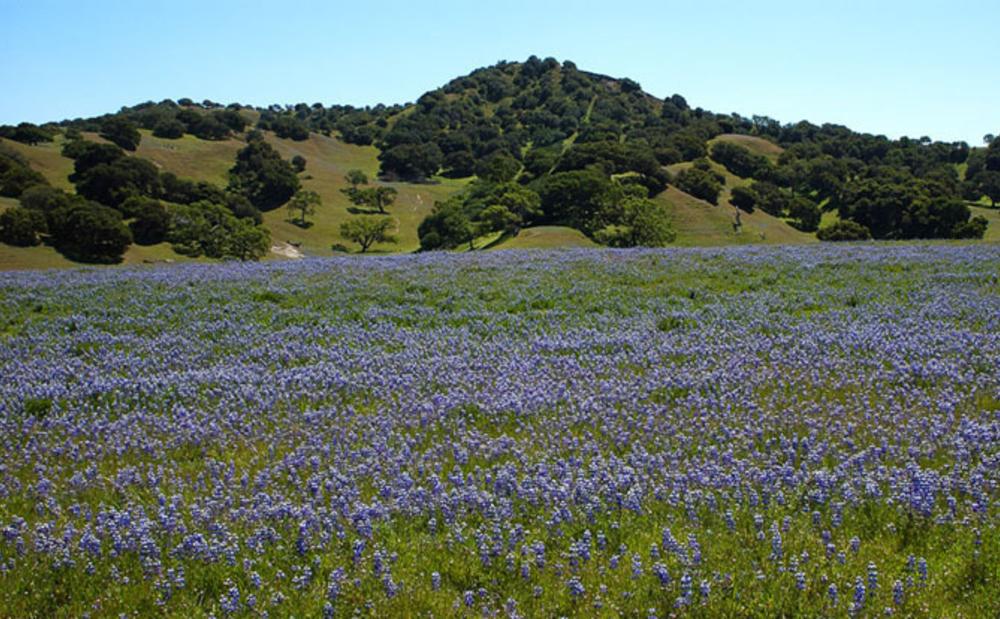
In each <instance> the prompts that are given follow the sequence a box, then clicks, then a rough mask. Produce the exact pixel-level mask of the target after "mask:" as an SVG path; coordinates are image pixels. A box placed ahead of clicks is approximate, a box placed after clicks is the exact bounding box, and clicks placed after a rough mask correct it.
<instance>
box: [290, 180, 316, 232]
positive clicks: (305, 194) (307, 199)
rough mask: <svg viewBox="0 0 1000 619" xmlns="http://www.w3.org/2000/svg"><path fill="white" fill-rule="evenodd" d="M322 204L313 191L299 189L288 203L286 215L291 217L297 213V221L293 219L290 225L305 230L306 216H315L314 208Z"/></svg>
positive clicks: (306, 225)
mask: <svg viewBox="0 0 1000 619" xmlns="http://www.w3.org/2000/svg"><path fill="white" fill-rule="evenodd" d="M322 203H323V200H322V199H321V198H320V197H319V194H318V193H316V192H315V191H309V190H303V189H300V190H298V191H297V192H295V195H294V196H292V199H291V200H289V201H288V213H289V216H290V217H291V216H293V215H294V214H295V213H298V219H293V220H292V223H294V224H295V225H297V226H299V227H300V228H306V227H308V226H309V222H307V221H306V216H307V215H315V214H316V207H318V206H319V205H320V204H322Z"/></svg>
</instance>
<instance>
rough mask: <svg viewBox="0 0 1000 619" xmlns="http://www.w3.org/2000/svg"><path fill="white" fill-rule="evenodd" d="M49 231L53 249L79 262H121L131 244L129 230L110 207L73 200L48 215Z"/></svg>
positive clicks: (116, 212)
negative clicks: (54, 247) (53, 245)
mask: <svg viewBox="0 0 1000 619" xmlns="http://www.w3.org/2000/svg"><path fill="white" fill-rule="evenodd" d="M49 232H50V233H51V234H52V240H53V243H54V244H55V246H56V248H57V249H58V250H59V251H60V252H62V253H63V254H64V255H66V257H68V258H70V259H71V260H76V261H79V262H96V263H116V262H121V259H122V256H123V255H124V254H125V250H126V249H128V246H129V245H131V244H132V233H131V232H130V231H129V229H128V227H127V226H126V225H125V223H124V222H123V221H122V216H121V213H119V212H118V211H116V210H115V209H113V208H109V207H107V206H102V205H100V204H96V203H93V202H87V201H85V200H74V201H71V202H70V203H68V204H66V205H64V206H61V207H59V208H57V209H56V210H54V211H53V212H52V213H51V214H50V215H49Z"/></svg>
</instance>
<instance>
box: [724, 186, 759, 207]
mask: <svg viewBox="0 0 1000 619" xmlns="http://www.w3.org/2000/svg"><path fill="white" fill-rule="evenodd" d="M729 202H730V203H731V204H732V205H733V206H735V207H736V208H738V209H740V210H741V211H746V212H747V213H752V212H753V209H754V205H755V204H756V203H757V192H755V191H754V190H753V189H751V188H749V187H744V186H742V185H739V186H736V187H733V189H732V192H731V193H730V194H729Z"/></svg>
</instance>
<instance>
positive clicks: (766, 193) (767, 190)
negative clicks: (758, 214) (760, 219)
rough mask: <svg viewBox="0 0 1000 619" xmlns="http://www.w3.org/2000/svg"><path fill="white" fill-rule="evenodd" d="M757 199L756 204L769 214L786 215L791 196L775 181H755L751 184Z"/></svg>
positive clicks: (775, 215)
mask: <svg viewBox="0 0 1000 619" xmlns="http://www.w3.org/2000/svg"><path fill="white" fill-rule="evenodd" d="M751 189H752V190H753V192H754V195H755V197H756V201H755V202H754V205H755V206H756V207H757V208H759V209H760V210H762V211H764V212H765V213H767V214H768V215H773V216H774V217H784V216H785V215H786V213H787V211H788V205H789V202H790V196H789V194H788V193H787V192H785V191H783V190H782V189H781V187H778V186H777V185H775V184H774V183H771V182H768V181H755V182H754V183H753V185H752V186H751Z"/></svg>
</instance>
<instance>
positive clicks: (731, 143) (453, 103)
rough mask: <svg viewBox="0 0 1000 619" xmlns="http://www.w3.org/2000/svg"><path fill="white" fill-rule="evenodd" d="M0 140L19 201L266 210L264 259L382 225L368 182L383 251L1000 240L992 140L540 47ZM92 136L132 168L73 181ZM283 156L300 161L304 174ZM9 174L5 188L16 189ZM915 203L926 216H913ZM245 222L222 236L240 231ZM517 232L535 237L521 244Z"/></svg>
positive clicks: (15, 133) (320, 247)
mask: <svg viewBox="0 0 1000 619" xmlns="http://www.w3.org/2000/svg"><path fill="white" fill-rule="evenodd" d="M0 136H2V137H0V193H3V194H4V195H6V196H8V198H15V197H17V196H18V195H20V194H21V192H23V191H24V190H25V189H26V188H27V187H28V185H30V183H32V182H39V181H41V182H45V183H48V184H49V185H50V186H52V187H54V188H57V189H60V190H64V191H66V192H69V193H70V194H72V193H74V192H80V191H83V192H84V193H83V195H84V197H86V198H88V199H90V200H96V201H97V202H102V201H103V203H104V204H105V205H107V206H110V207H112V208H114V209H117V210H118V211H119V212H120V213H121V214H122V216H123V217H124V218H125V222H126V223H128V224H129V225H130V226H133V228H134V226H135V225H136V223H135V222H136V220H135V219H134V218H135V216H136V215H135V213H131V212H126V211H127V210H128V209H124V210H123V206H122V202H123V200H124V198H114V197H112V195H113V194H114V195H123V196H128V195H134V196H137V197H141V198H143V199H153V200H159V201H160V202H161V203H162V204H163V205H164V206H165V208H166V209H167V211H168V213H175V212H181V211H183V209H182V208H181V207H183V206H184V205H186V204H188V205H189V204H192V203H195V202H197V203H199V204H201V203H204V202H205V201H206V200H207V201H209V202H213V203H217V204H222V203H225V204H222V205H223V206H224V208H226V209H228V210H229V211H231V214H232V215H233V216H235V217H237V218H248V217H251V218H254V220H255V221H257V222H259V225H260V226H261V228H260V229H261V230H263V231H264V232H265V233H266V236H269V237H270V239H271V242H272V243H273V244H274V245H275V246H276V248H279V249H281V251H280V252H278V253H270V254H268V257H272V258H280V257H282V255H286V254H287V255H291V254H295V253H302V254H305V255H329V254H330V253H331V252H332V251H333V250H332V249H331V246H335V245H349V244H351V243H350V241H348V240H347V239H345V238H342V237H341V225H342V224H344V223H345V222H348V221H368V222H372V221H374V220H373V219H372V218H371V217H369V215H367V214H366V213H371V212H374V211H375V210H377V209H375V208H374V207H373V206H372V204H374V203H371V202H370V200H371V199H372V196H374V195H375V192H376V190H381V191H390V192H391V191H395V194H394V200H393V202H392V204H391V206H390V207H389V208H388V209H387V214H388V216H389V217H391V221H390V223H389V224H388V230H386V232H387V233H388V234H390V235H392V236H393V237H395V240H396V241H397V242H396V243H384V242H377V241H376V242H375V243H374V244H372V245H371V247H370V249H371V250H372V251H378V252H398V251H403V252H408V251H414V250H417V249H419V248H424V249H438V248H444V249H448V248H456V249H458V248H461V247H463V246H465V245H467V241H468V239H470V238H479V237H482V238H494V239H496V241H495V243H493V244H492V245H495V246H497V247H517V246H522V245H523V246H532V245H534V244H541V245H542V246H547V247H548V246H557V245H560V244H567V245H573V244H576V243H578V242H583V241H582V240H581V239H586V242H588V243H593V242H595V241H599V242H601V243H605V244H610V245H616V246H628V245H633V244H645V245H649V244H653V245H657V244H662V243H665V242H670V241H671V240H672V242H675V243H677V244H680V245H725V244H744V243H760V242H764V243H804V242H812V241H815V240H816V235H815V231H816V228H817V226H820V225H822V226H826V225H831V224H835V223H837V222H839V221H841V220H851V221H853V222H855V223H857V224H859V225H861V226H863V228H861V229H865V228H867V229H868V233H870V234H871V235H872V236H874V237H875V238H893V239H898V238H934V237H946V238H968V237H977V236H982V235H983V234H984V233H986V229H987V228H990V224H991V223H992V229H990V231H989V232H988V233H986V238H988V239H989V238H995V234H996V233H995V229H996V223H995V222H996V218H995V217H993V216H992V215H993V214H994V213H993V212H992V211H989V210H987V209H976V208H973V209H970V208H968V207H966V206H965V205H964V204H963V201H968V202H970V203H973V204H982V203H984V201H985V203H986V204H988V200H986V198H984V195H985V194H987V193H988V192H989V191H991V189H990V187H991V185H990V182H991V180H990V179H991V178H993V176H992V175H994V174H1000V141H997V142H996V143H995V144H990V145H988V147H987V148H978V149H974V148H970V147H969V145H967V144H964V143H940V142H930V141H927V140H919V141H918V140H909V139H906V138H903V139H901V140H895V141H893V140H888V139H887V138H885V137H883V136H875V135H869V134H859V133H855V132H853V131H850V130H849V129H847V128H845V127H841V126H837V125H829V124H827V125H813V124H811V123H808V122H800V123H796V124H793V125H782V124H781V123H779V122H777V121H775V120H773V119H770V118H768V117H765V116H754V117H753V118H744V117H741V116H739V115H735V114H715V113H712V112H710V111H707V110H704V109H702V108H698V107H692V106H690V105H689V104H688V102H687V101H686V100H685V99H684V97H682V96H680V95H672V96H669V97H666V98H659V97H656V96H653V95H652V94H650V93H647V92H645V91H644V90H643V89H642V87H641V85H640V84H638V83H637V82H635V81H633V80H630V79H627V78H622V79H620V78H613V77H610V76H605V75H600V74H596V73H592V72H588V71H585V70H581V69H578V68H577V67H576V66H575V65H574V64H573V63H571V62H563V63H559V62H557V61H555V60H553V59H545V60H541V59H538V58H535V57H532V58H529V59H528V60H527V61H525V62H521V63H512V62H501V63H498V64H496V65H494V66H491V67H484V68H481V69H477V70H475V71H473V72H472V73H470V74H469V75H466V76H462V77H458V78H456V79H454V80H452V81H450V82H448V83H447V84H445V85H443V86H442V87H441V88H438V89H435V90H432V91H430V92H427V93H424V94H423V95H422V96H420V97H419V98H418V99H417V100H416V102H415V103H412V104H406V105H393V106H385V105H379V106H374V107H367V108H355V107H351V106H343V105H333V106H329V107H327V106H324V105H321V104H313V105H306V104H296V105H288V106H270V107H268V108H252V107H248V106H243V105H240V104H230V105H227V106H222V105H220V104H217V103H213V102H210V101H205V102H202V103H200V104H199V103H195V102H193V101H191V100H186V99H181V100H178V101H176V102H174V101H170V100H167V101H163V102H160V103H153V102H147V103H143V104H140V105H137V106H134V107H131V108H123V109H122V110H121V111H119V112H117V113H114V114H108V115H105V116H101V117H96V118H90V119H75V120H67V121H62V122H60V123H50V124H48V125H44V126H42V127H35V126H31V125H27V124H26V123H22V124H21V125H18V126H17V127H0ZM258 137H259V138H260V139H262V142H263V143H264V144H266V145H267V146H266V147H261V148H263V149H264V150H261V151H260V152H261V153H264V154H267V153H268V152H270V153H272V154H267V157H265V159H267V160H268V161H269V162H270V163H267V162H263V160H256V159H255V161H256V163H255V164H254V165H257V166H264V167H262V168H259V169H258V170H257V171H256V172H254V171H252V170H251V171H247V170H244V172H243V175H242V176H241V179H242V180H241V181H240V183H242V184H240V183H237V184H231V183H230V180H231V178H230V171H231V170H232V169H233V167H234V165H235V163H236V161H237V158H238V157H239V153H241V151H243V150H245V149H247V147H248V144H250V143H251V142H252V141H253V140H255V139H257V138H258ZM80 140H83V141H84V143H92V144H111V143H115V144H118V145H120V146H122V147H123V148H125V151H123V152H122V155H127V156H128V158H129V159H128V160H121V161H129V160H134V161H135V163H134V164H127V165H126V164H124V163H122V164H114V165H113V166H112V168H115V169H113V170H110V171H109V170H105V169H103V168H101V171H102V173H104V177H101V178H99V179H97V180H94V179H92V178H91V179H89V180H87V179H85V178H83V176H86V175H85V174H77V175H76V176H74V179H75V180H73V181H71V180H70V176H71V174H72V173H73V172H74V166H75V165H79V161H77V162H74V159H73V157H78V156H79V152H75V151H79V150H80V148H79V147H78V146H77V145H78V144H79V143H80ZM108 148H111V147H110V146H108ZM74 149H75V151H74ZM95 152H96V151H95ZM100 156H101V157H107V156H109V153H107V152H105V153H104V154H103V155H100ZM255 157H256V155H255ZM109 161H110V160H109ZM140 162H149V163H151V164H152V165H153V168H148V167H144V166H145V165H146V164H143V163H140ZM98 163H100V162H98ZM87 165H90V166H91V167H92V164H87ZM268 166H270V167H268ZM275 166H276V167H275ZM289 166H298V167H296V170H297V174H295V173H294V172H292V171H291V167H289ZM302 166H304V169H301V168H302ZM268 169H270V170H271V171H272V172H275V171H277V172H275V173H278V176H279V177H280V176H281V175H282V174H283V175H284V177H283V178H285V181H280V182H285V183H286V184H287V185H288V186H287V188H286V189H282V190H281V191H279V192H278V194H275V195H276V196H277V197H276V198H274V199H272V198H268V199H266V200H265V201H264V202H256V201H257V200H261V199H263V198H261V197H260V196H262V195H264V194H266V193H267V191H265V190H267V188H266V187H264V186H261V185H259V183H261V182H263V181H262V180H261V179H262V178H264V177H263V176H259V174H264V175H265V176H266V175H267V174H271V172H266V170H268ZM352 170H358V171H361V172H362V173H364V175H365V176H366V177H367V179H368V181H369V182H368V183H367V184H363V185H362V186H361V187H360V189H363V190H364V191H360V189H359V188H357V187H355V188H354V191H352V187H353V186H352V185H351V184H350V183H349V182H348V181H347V180H346V178H345V177H346V175H347V174H348V172H350V171H352ZM89 174H91V175H93V174H94V173H93V172H89ZM150 174H152V175H154V176H155V175H160V177H161V179H160V180H157V179H156V178H152V177H150ZM248 174H249V176H248ZM292 174H294V175H295V178H292V177H291V175H292ZM136 175H139V177H141V178H143V179H145V180H143V181H142V182H140V181H137V180H135V179H136V178H137V177H136ZM171 175H172V176H171ZM255 175H256V176H255ZM8 176H9V177H10V178H12V179H13V180H11V181H9V182H8V181H4V180H3V179H4V178H7V177H8ZM168 176H170V179H173V178H174V177H176V178H179V179H180V181H175V180H170V179H168V178H167V177H168ZM269 178H271V180H268V181H267V182H277V181H275V180H274V179H275V178H277V177H274V174H271V177H269ZM33 179H34V180H33ZM129 179H132V180H129ZM178 182H179V183H180V184H179V185H178ZM4 183H7V184H8V185H10V186H9V187H8V186H5V185H4ZM81 183H83V185H81ZM136 183H138V184H136ZM199 183H200V184H201V185H199ZM247 183H251V184H254V183H257V185H254V186H253V187H251V186H250V185H247ZM140 185H141V186H140ZM81 187H83V189H82V190H81ZM102 187H103V189H101V188H102ZM171 187H172V189H171ZM254 187H255V188H254ZM296 188H299V189H301V190H302V191H303V192H315V196H316V197H315V198H314V199H312V200H313V202H315V200H316V199H318V205H316V206H315V212H314V213H312V214H308V215H307V217H306V222H307V225H300V224H301V222H294V221H293V220H294V217H293V216H292V215H291V214H290V212H289V211H288V210H287V209H285V208H283V207H282V205H283V204H284V203H285V201H287V200H288V199H289V198H291V197H292V194H293V192H294V190H295V189H296ZM254 192H256V193H254ZM261 192H264V193H263V194H262V193H261ZM734 192H737V193H738V194H739V195H738V196H737V195H734ZM272 193H273V192H272ZM255 195H256V196H257V197H254V196H255ZM227 196H228V197H227ZM247 199H249V201H250V203H247V202H246V201H247ZM275 199H277V201H275ZM15 204H16V203H14V202H12V201H10V200H9V199H8V200H5V201H4V202H3V203H0V206H4V207H5V208H10V207H12V206H14V205H15ZM926 205H930V208H929V210H927V208H928V207H927V206H926ZM737 206H739V207H740V208H742V209H743V212H742V213H741V214H740V215H739V220H740V223H741V224H742V227H741V228H739V229H737V228H734V226H733V223H734V220H735V219H736V212H737V211H736V207H737ZM178 209H181V210H180V211H178ZM916 209H923V210H922V211H921V212H920V214H919V216H917V215H916V214H915V213H916ZM911 211H912V212H911ZM145 212H146V214H147V215H148V214H149V212H150V211H149V209H148V208H146V211H145ZM974 215H975V216H977V217H979V216H981V219H980V218H975V219H973V216H974ZM173 216H174V215H171V217H173ZM216 216H221V215H216ZM227 221H228V220H227ZM234 222H235V220H233V221H232V222H230V223H227V224H226V225H225V226H222V228H218V226H217V227H216V228H213V229H226V230H231V231H235V230H237V229H241V230H242V229H243V228H239V227H238V226H236V223H234ZM234 226H235V227H234ZM515 230H522V232H521V234H525V235H527V236H526V237H525V238H524V239H520V238H519V237H512V234H511V233H512V231H515ZM568 230H575V231H576V233H569V232H568ZM532 231H533V232H532ZM231 234H235V232H231ZM484 235H485V236H484ZM40 238H42V239H46V238H48V237H45V236H44V234H42V236H41V237H40ZM234 238H235V237H234ZM248 238H249V237H248ZM54 241H55V239H54V237H52V238H48V242H49V243H50V244H55V245H58V243H56V242H54ZM203 241H204V239H203ZM205 242H207V241H205ZM226 242H227V243H228V241H226ZM254 243H257V241H254ZM173 247H179V246H178V245H177V244H176V243H175V244H174V246H173ZM288 248H296V249H294V250H291V251H286V250H287V249H288ZM264 251H265V253H266V248H265V250H264ZM186 253H189V252H187V251H186ZM258 253H259V252H258V250H257V249H253V250H252V251H251V254H249V255H258ZM2 255H3V256H4V258H3V263H2V266H4V267H6V268H11V267H18V266H64V265H66V264H69V262H68V261H67V260H66V259H65V258H63V257H62V256H60V255H58V254H56V253H55V252H54V250H51V249H49V248H47V247H36V248H26V249H20V248H12V247H10V246H4V247H3V252H2ZM181 259H184V257H183V256H182V255H180V254H178V253H176V252H175V251H173V249H172V246H171V245H167V244H164V243H153V244H151V245H148V246H144V247H141V248H138V247H136V246H135V245H133V246H131V247H130V248H129V249H127V250H126V251H125V253H124V254H123V255H122V260H123V261H124V262H126V263H128V262H141V261H144V260H151V261H155V260H181Z"/></svg>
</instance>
